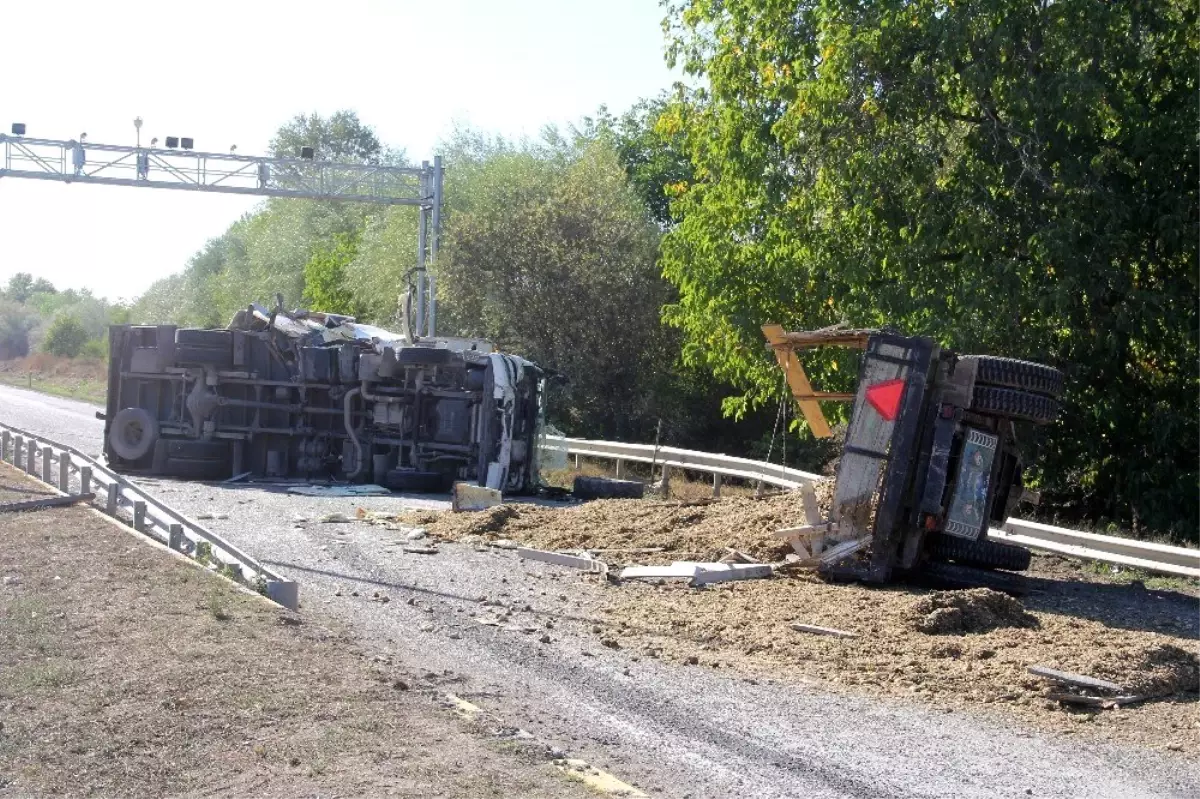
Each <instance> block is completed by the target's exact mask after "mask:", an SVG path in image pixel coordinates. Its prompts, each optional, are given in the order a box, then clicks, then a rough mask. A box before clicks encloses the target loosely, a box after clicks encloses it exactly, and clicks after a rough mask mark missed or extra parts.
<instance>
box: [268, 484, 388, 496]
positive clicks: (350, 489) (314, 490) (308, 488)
mask: <svg viewBox="0 0 1200 799" xmlns="http://www.w3.org/2000/svg"><path fill="white" fill-rule="evenodd" d="M287 492H288V493H289V494H299V495H301V496H305V497H384V496H388V495H390V494H391V493H392V492H391V491H389V490H388V489H386V488H384V487H383V486H379V485H304V486H292V487H291V488H289V489H288V490H287Z"/></svg>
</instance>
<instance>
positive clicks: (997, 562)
mask: <svg viewBox="0 0 1200 799" xmlns="http://www.w3.org/2000/svg"><path fill="white" fill-rule="evenodd" d="M929 557H930V558H932V559H933V560H937V561H954V562H955V563H958V564H961V565H963V566H974V567H976V568H980V569H1004V570H1005V571H1011V572H1023V571H1025V570H1027V569H1028V568H1029V561H1030V557H1031V556H1030V552H1029V550H1028V549H1025V547H1018V546H1013V545H1012V544H1002V543H1000V542H999V541H988V540H987V539H984V540H982V541H971V540H970V539H967V538H959V537H957V536H953V535H944V534H939V535H933V536H930V537H929Z"/></svg>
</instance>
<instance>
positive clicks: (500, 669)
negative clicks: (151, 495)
mask: <svg viewBox="0 0 1200 799" xmlns="http://www.w3.org/2000/svg"><path fill="white" fill-rule="evenodd" d="M35 396H36V399H34V397H35ZM0 408H2V410H0V420H3V421H5V422H7V423H11V424H15V425H17V426H25V427H26V428H27V429H31V430H32V431H33V432H40V433H43V434H45V435H48V436H51V437H53V438H55V439H57V440H59V441H61V442H62V443H69V444H74V445H75V446H80V447H81V448H82V449H83V451H84V452H95V451H97V450H98V449H99V446H100V444H99V433H100V423H99V422H97V421H96V420H95V419H94V418H92V419H89V418H88V414H89V413H91V409H89V408H88V406H84V405H82V404H81V403H74V402H69V401H65V400H52V398H47V397H43V396H41V395H30V394H29V393H28V392H24V391H19V390H15V389H9V388H0ZM38 425H40V426H41V427H40V429H39V427H38ZM147 483H151V481H147ZM151 488H152V490H153V491H154V492H156V493H157V494H159V495H160V496H161V497H162V498H163V499H164V500H165V501H166V502H168V503H169V504H171V505H172V506H173V507H176V508H178V509H180V510H183V511H184V512H186V513H191V514H198V513H202V512H211V513H213V514H220V513H226V514H228V516H229V518H228V519H213V520H212V521H209V522H206V524H207V525H208V526H209V527H210V529H212V530H213V532H215V533H218V534H219V535H222V536H225V537H228V538H229V539H230V541H231V542H233V543H235V544H236V545H238V546H241V547H244V548H245V549H246V550H247V551H248V552H249V553H250V554H252V555H254V556H256V557H258V558H260V559H262V560H263V561H264V562H266V563H268V564H270V565H271V566H273V567H275V568H276V569H278V570H280V571H282V572H284V573H285V574H288V575H290V576H292V577H293V578H295V579H296V580H298V581H299V582H300V585H301V594H300V596H301V607H302V613H306V614H313V615H314V616H317V617H321V616H328V617H332V618H335V619H338V620H341V621H344V622H347V623H349V625H350V626H351V627H352V629H353V630H354V631H355V632H356V633H357V635H359V636H360V638H361V639H362V641H363V645H364V646H365V647H366V648H368V649H375V650H377V651H378V652H380V653H381V654H383V655H387V656H392V657H394V658H396V659H398V660H401V661H403V662H405V663H406V664H407V666H408V668H409V669H410V670H412V671H414V672H424V673H426V674H427V675H430V674H432V675H435V677H436V678H437V679H438V680H439V681H440V682H441V683H442V684H444V685H445V686H446V688H447V690H452V691H453V692H454V693H455V694H457V695H459V696H462V697H464V698H466V699H468V700H469V701H472V702H474V703H476V704H479V705H481V706H484V707H485V708H487V709H488V710H489V711H492V712H495V713H496V714H497V715H499V716H500V717H502V718H505V719H506V720H507V722H508V723H510V724H513V725H516V726H520V727H521V728H523V729H526V730H529V731H530V732H532V733H534V734H535V735H536V736H537V737H538V738H539V739H540V740H542V741H544V742H546V743H547V744H551V745H554V746H557V747H561V748H562V749H563V750H565V751H567V752H570V753H571V755H572V756H577V757H582V758H585V759H587V760H589V761H590V762H592V763H593V764H594V765H596V766H599V767H601V768H606V769H608V770H610V771H612V772H614V773H615V774H617V775H618V776H619V777H621V778H622V779H625V780H626V781H629V782H632V783H633V784H635V785H637V786H638V787H640V788H642V789H643V790H646V791H647V792H649V793H651V794H652V795H655V796H670V797H684V796H691V797H696V798H699V797H707V796H732V795H744V796H755V797H785V796H796V795H805V796H813V797H845V796H871V797H886V796H904V797H909V796H957V797H975V796H979V797H992V796H1003V795H1011V796H1024V795H1026V794H1027V792H1030V791H1031V792H1032V795H1034V796H1043V797H1044V796H1080V795H1086V796H1092V797H1102V796H1114V797H1116V796H1130V795H1138V796H1188V795H1197V794H1198V793H1200V777H1197V775H1196V769H1195V768H1194V767H1195V761H1194V760H1192V759H1189V758H1187V757H1185V756H1181V755H1179V754H1175V753H1166V752H1163V753H1160V752H1156V751H1151V750H1147V749H1144V748H1140V747H1115V746H1110V745H1105V744H1098V743H1094V742H1090V741H1089V742H1076V741H1075V740H1072V738H1073V736H1070V735H1060V734H1043V733H1039V732H1032V731H1030V730H1029V729H1028V728H1025V727H1023V726H1020V725H1018V724H1011V723H1004V722H999V721H996V720H994V719H991V718H985V717H981V716H976V715H973V714H970V713H965V712H954V713H946V712H944V711H942V710H937V709H933V708H929V707H923V706H920V705H917V704H915V703H910V702H906V701H902V700H894V699H887V698H867V697H860V696H854V695H849V696H847V695H840V694H834V693H830V692H828V691H826V690H823V689H822V688H821V687H820V686H819V684H818V683H814V682H808V681H805V680H803V679H791V680H787V681H777V680H773V679H756V678H747V677H743V676H737V675H735V674H732V673H725V672H723V671H721V670H719V669H713V668H711V667H710V666H705V665H703V664H702V662H701V661H700V660H699V659H697V663H698V664H700V665H695V666H683V665H678V664H675V663H664V662H661V661H659V660H657V659H655V658H654V657H651V656H649V655H648V654H647V653H645V652H642V651H641V650H631V649H626V648H624V647H621V648H615V649H614V648H610V647H606V646H602V645H601V644H600V643H599V641H598V640H597V636H596V634H595V633H593V632H592V630H593V628H594V627H597V626H598V627H600V628H601V630H602V631H605V632H607V631H609V630H613V628H614V627H615V625H614V623H613V622H611V621H610V620H609V619H608V618H607V614H606V613H605V608H606V606H607V605H608V601H609V599H610V598H611V597H612V593H611V592H614V591H623V590H625V588H622V587H615V586H609V585H607V584H605V583H603V582H601V581H600V579H599V578H596V577H593V576H588V575H580V574H578V573H577V572H575V571H574V570H567V569H562V568H558V567H554V566H550V565H547V564H540V563H532V562H526V561H521V560H520V559H518V558H517V557H516V555H515V553H513V552H511V551H507V550H503V549H498V548H488V547H481V546H478V545H473V544H466V543H462V544H454V543H443V544H441V545H440V547H439V549H440V552H439V554H437V555H413V554H407V553H404V552H403V547H404V545H405V544H406V543H407V541H406V537H405V536H406V533H407V530H403V529H398V530H388V529H385V528H382V527H378V526H372V525H366V524H361V523H356V524H320V523H317V522H315V521H293V519H298V518H300V519H314V520H315V519H318V518H321V517H322V516H325V515H328V514H331V513H343V514H346V515H347V516H351V517H353V516H354V515H355V514H356V511H357V509H358V508H364V509H367V510H370V511H373V512H382V513H395V512H399V511H401V510H403V509H406V508H409V509H416V508H427V509H433V508H439V509H440V508H444V507H446V506H447V505H448V503H447V502H445V501H444V500H439V499H432V498H429V497H408V498H400V497H379V498H377V497H355V498H315V497H303V496H294V495H287V494H286V493H284V492H283V490H282V489H281V488H272V487H262V486H255V485H253V484H237V485H232V486H212V485H204V484H196V483H183V482H171V481H165V480H164V481H152V485H151ZM376 592H378V593H379V594H380V595H386V596H388V597H389V599H390V601H389V602H386V603H384V602H381V601H379V600H378V599H375V598H374V596H373V594H374V593H376ZM485 603H487V604H486V610H485ZM527 608H528V609H527ZM493 613H495V615H501V614H502V613H503V614H504V615H505V622H504V624H503V625H500V626H491V625H483V624H479V623H477V622H475V621H474V620H473V619H474V617H477V616H481V615H485V614H486V615H493ZM526 630H530V631H528V632H527V631H526ZM533 630H536V631H540V633H539V632H533ZM613 632H615V630H613ZM601 637H605V638H609V637H611V638H614V639H615V640H620V637H619V636H615V635H613V636H609V635H606V634H603V633H602V636H601ZM547 638H548V639H549V642H548V643H547V642H546V639H547Z"/></svg>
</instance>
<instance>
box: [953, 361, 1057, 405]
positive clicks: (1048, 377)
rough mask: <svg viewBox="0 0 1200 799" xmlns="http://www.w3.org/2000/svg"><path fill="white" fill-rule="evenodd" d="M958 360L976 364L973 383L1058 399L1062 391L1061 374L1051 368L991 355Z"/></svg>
mask: <svg viewBox="0 0 1200 799" xmlns="http://www.w3.org/2000/svg"><path fill="white" fill-rule="evenodd" d="M959 360H960V361H974V362H975V363H976V364H978V367H977V368H978V371H977V372H976V373H975V381H976V383H983V384H985V385H989V386H1003V387H1004V388H1017V389H1021V390H1022V391H1031V392H1033V393H1034V394H1046V395H1047V396H1051V397H1058V396H1061V395H1062V392H1063V373H1062V372H1060V371H1058V370H1057V369H1055V368H1054V367H1052V366H1043V365H1042V364H1040V363H1033V362H1032V361H1018V360H1017V359H1016V358H996V357H993V356H991V355H962V356H960V357H959Z"/></svg>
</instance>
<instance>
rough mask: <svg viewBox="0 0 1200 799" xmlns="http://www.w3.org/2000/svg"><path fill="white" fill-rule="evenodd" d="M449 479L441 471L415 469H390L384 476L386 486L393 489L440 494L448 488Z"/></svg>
mask: <svg viewBox="0 0 1200 799" xmlns="http://www.w3.org/2000/svg"><path fill="white" fill-rule="evenodd" d="M448 483H449V479H448V478H447V476H446V475H444V474H442V473H441V472H421V471H417V470H415V469H390V470H389V471H388V473H387V476H386V477H385V478H384V481H383V484H384V486H385V487H387V488H390V489H392V490H393V491H412V492H414V493H417V494H440V493H441V492H443V491H445V490H446V489H447V488H448V485H447V484H448Z"/></svg>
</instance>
